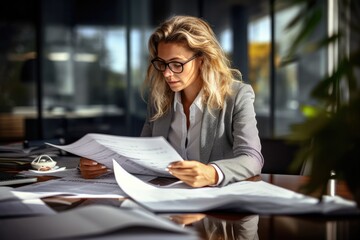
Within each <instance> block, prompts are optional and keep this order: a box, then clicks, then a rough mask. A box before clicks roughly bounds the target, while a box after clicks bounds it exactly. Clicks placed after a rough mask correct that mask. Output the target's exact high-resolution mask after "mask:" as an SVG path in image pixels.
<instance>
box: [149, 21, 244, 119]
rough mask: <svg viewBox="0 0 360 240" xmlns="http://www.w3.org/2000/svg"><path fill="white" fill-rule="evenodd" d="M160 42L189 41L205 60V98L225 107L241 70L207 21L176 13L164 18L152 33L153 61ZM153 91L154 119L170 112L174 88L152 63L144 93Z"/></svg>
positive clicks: (214, 105) (208, 103) (212, 105)
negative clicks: (232, 60) (227, 53)
mask: <svg viewBox="0 0 360 240" xmlns="http://www.w3.org/2000/svg"><path fill="white" fill-rule="evenodd" d="M160 42H166V43H169V42H176V43H182V44H185V46H187V47H188V48H189V49H190V50H192V51H194V52H195V53H198V52H199V53H200V54H201V57H202V58H203V63H202V66H201V69H200V74H201V78H202V80H203V98H202V99H203V101H204V104H205V105H206V106H207V107H208V108H209V110H210V111H211V109H221V108H222V107H223V106H224V102H225V97H226V95H228V94H231V82H232V81H233V80H234V79H236V78H237V79H238V80H241V73H240V71H238V70H236V69H232V68H231V67H230V61H229V60H228V58H227V57H226V55H225V53H224V51H223V50H222V48H221V46H220V44H219V42H218V41H217V39H216V36H215V34H214V32H213V30H212V29H211V27H210V26H209V24H208V23H207V22H205V21H204V20H202V19H200V18H197V17H192V16H174V17H172V18H170V19H168V20H166V21H165V22H163V23H162V24H161V25H160V26H159V27H158V28H157V29H156V30H155V31H154V32H153V34H152V35H151V36H150V38H149V42H148V48H149V55H150V56H149V57H150V61H151V60H152V59H154V58H156V57H157V48H158V45H159V43H160ZM144 90H145V91H149V92H148V93H149V94H150V98H149V100H150V104H151V105H152V106H153V107H154V108H155V114H154V116H152V117H151V120H152V121H154V120H156V119H158V118H160V117H161V116H163V114H164V113H166V112H167V111H168V110H169V109H170V107H171V105H172V101H173V98H174V92H173V91H172V90H171V89H170V87H169V86H168V84H167V83H166V81H165V78H164V76H163V73H162V72H159V71H157V70H156V69H155V68H154V67H153V66H152V64H151V63H150V64H149V66H148V70H147V75H146V79H145V81H144V85H143V93H144Z"/></svg>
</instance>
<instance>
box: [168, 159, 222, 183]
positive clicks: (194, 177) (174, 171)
mask: <svg viewBox="0 0 360 240" xmlns="http://www.w3.org/2000/svg"><path fill="white" fill-rule="evenodd" d="M167 170H168V171H169V173H170V174H171V175H173V176H174V177H177V178H179V179H180V180H181V181H183V182H184V183H186V184H187V185H189V186H192V187H204V186H208V185H214V184H216V183H217V181H218V178H219V177H218V174H217V172H216V170H215V168H214V167H213V166H211V165H205V164H203V163H201V162H198V161H189V160H187V161H178V162H173V163H171V164H170V165H169V166H168V168H167Z"/></svg>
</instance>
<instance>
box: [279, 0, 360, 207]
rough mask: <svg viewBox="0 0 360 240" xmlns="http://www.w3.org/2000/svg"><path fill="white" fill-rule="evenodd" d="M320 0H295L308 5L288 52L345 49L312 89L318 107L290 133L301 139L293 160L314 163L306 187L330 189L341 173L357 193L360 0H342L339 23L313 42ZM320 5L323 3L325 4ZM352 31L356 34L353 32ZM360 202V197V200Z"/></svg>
mask: <svg viewBox="0 0 360 240" xmlns="http://www.w3.org/2000/svg"><path fill="white" fill-rule="evenodd" d="M318 2H319V1H316V0H294V4H303V6H304V8H303V10H302V11H300V12H299V14H298V15H297V16H295V17H294V18H293V20H292V21H291V22H290V23H289V25H288V27H289V28H291V27H294V26H301V27H300V29H301V30H300V31H299V32H298V35H297V37H296V38H295V40H294V42H293V45H292V47H291V49H290V52H289V55H288V56H287V58H286V59H287V60H286V62H284V63H283V64H286V63H287V62H291V61H294V60H296V59H297V57H298V56H297V53H298V52H299V49H301V51H302V52H304V51H305V52H306V51H309V52H311V51H318V50H319V49H323V48H329V47H331V48H333V49H336V51H337V52H338V53H339V54H338V55H336V56H335V57H336V59H329V60H334V62H335V63H336V64H335V65H334V67H333V68H332V69H331V71H330V72H329V74H327V75H326V76H325V77H324V78H323V79H320V80H319V82H318V84H317V85H316V86H315V87H314V89H313V90H312V92H311V96H312V97H313V98H314V99H316V100H317V104H316V105H313V106H304V107H303V112H304V113H306V114H305V115H306V117H307V118H306V120H305V121H304V122H302V123H299V124H295V125H293V127H292V133H291V134H290V136H289V140H290V141H296V142H300V143H301V148H300V151H299V152H298V154H297V157H296V159H295V161H294V162H293V164H292V167H293V168H297V167H299V165H300V164H302V163H303V162H304V160H306V161H307V163H308V164H310V165H311V170H310V180H309V182H308V183H307V184H306V185H305V186H304V187H305V189H306V191H307V192H315V191H319V190H320V192H319V193H320V195H319V196H321V195H322V194H324V193H325V192H326V189H327V184H328V180H329V179H330V178H331V177H332V176H331V174H330V173H331V172H332V171H334V172H335V174H336V175H335V176H336V178H337V179H343V180H345V181H346V183H347V185H348V186H349V188H350V190H351V191H352V193H353V194H354V196H355V198H356V199H357V200H359V197H360V196H359V193H360V190H359V189H360V178H359V176H360V159H359V158H360V89H359V82H360V81H359V67H360V48H359V45H358V44H357V45H351V51H347V49H348V48H349V36H351V39H360V38H359V37H360V27H359V25H358V24H357V23H358V22H359V20H360V19H359V16H360V14H359V10H360V3H359V1H348V0H345V1H338V3H339V5H338V6H337V8H336V9H335V10H336V13H337V14H338V16H339V17H338V21H339V28H338V31H335V32H334V33H332V34H331V35H329V36H326V37H325V38H323V39H321V40H319V41H317V42H313V41H310V40H309V39H310V36H311V34H312V33H313V32H314V31H316V28H317V26H319V23H320V21H322V20H324V18H325V17H326V15H327V14H326V12H325V11H324V9H326V8H323V7H321V6H320V5H319V4H318ZM323 2H324V1H323ZM319 6H320V7H319ZM349 33H350V35H349ZM358 206H360V202H359V201H358Z"/></svg>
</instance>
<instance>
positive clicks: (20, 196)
mask: <svg viewBox="0 0 360 240" xmlns="http://www.w3.org/2000/svg"><path fill="white" fill-rule="evenodd" d="M13 190H14V189H13V188H10V187H0V217H19V216H22V217H23V216H30V215H44V214H45V215H48V214H54V213H55V212H54V210H52V209H51V208H49V207H48V206H47V205H46V204H45V203H44V202H43V201H42V200H40V199H38V198H36V197H35V196H36V195H33V194H27V193H14V192H13ZM30 195H32V196H30ZM0 225H1V224H0ZM0 232H1V231H0Z"/></svg>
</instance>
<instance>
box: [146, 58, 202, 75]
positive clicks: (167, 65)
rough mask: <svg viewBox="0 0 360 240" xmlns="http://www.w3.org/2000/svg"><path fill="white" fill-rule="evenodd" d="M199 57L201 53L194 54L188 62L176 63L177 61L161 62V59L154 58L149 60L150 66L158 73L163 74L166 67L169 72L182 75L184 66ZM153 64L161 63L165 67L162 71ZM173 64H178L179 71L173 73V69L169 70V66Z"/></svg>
mask: <svg viewBox="0 0 360 240" xmlns="http://www.w3.org/2000/svg"><path fill="white" fill-rule="evenodd" d="M199 56H201V53H196V54H195V55H194V56H192V57H191V58H189V59H188V60H186V61H185V62H178V61H170V62H165V61H164V60H162V59H161V58H158V57H156V58H154V59H153V60H151V64H152V65H153V66H154V68H155V69H156V70H158V71H159V72H165V71H166V68H167V67H168V68H169V69H170V71H172V72H173V73H177V74H179V73H182V72H183V71H184V65H185V64H187V63H188V62H191V61H192V60H194V59H195V58H197V57H199ZM155 62H161V63H162V64H163V65H162V66H165V67H164V69H159V68H157V66H156V64H155ZM172 63H175V64H179V65H180V66H181V71H174V70H173V69H171V66H170V64H172Z"/></svg>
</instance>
